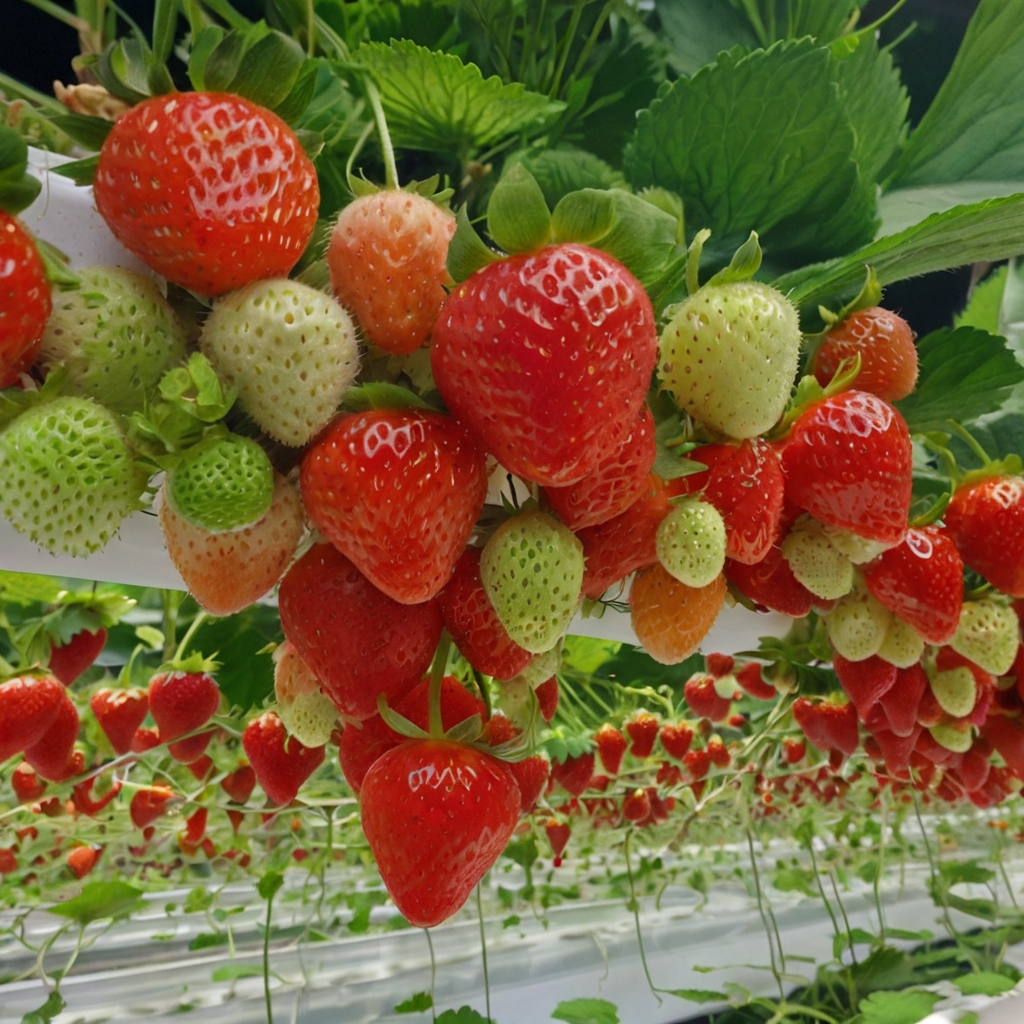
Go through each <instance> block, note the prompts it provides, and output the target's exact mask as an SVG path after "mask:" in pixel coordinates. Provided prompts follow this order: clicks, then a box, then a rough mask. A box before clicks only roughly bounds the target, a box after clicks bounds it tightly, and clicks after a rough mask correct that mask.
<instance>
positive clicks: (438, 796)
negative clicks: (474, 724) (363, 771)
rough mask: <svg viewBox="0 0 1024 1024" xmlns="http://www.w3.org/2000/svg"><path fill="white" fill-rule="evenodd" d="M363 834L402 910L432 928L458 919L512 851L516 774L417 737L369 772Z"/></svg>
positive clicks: (472, 752) (459, 747)
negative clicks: (509, 846)
mask: <svg viewBox="0 0 1024 1024" xmlns="http://www.w3.org/2000/svg"><path fill="white" fill-rule="evenodd" d="M359 804H360V812H361V816H362V825H363V832H364V833H365V834H366V839H367V841H368V842H369V844H370V849H371V850H372V851H373V856H374V859H375V860H376V862H377V868H378V870H379V871H380V875H381V878H382V879H383V880H384V884H385V886H387V890H388V892H389V893H390V895H391V898H392V899H393V900H394V901H395V905H396V906H397V907H398V909H399V911H400V912H401V913H402V914H403V915H404V917H405V918H406V919H407V920H408V921H409V922H410V923H412V924H414V925H416V926H418V927H423V928H429V927H432V926H433V925H436V924H440V923H441V922H442V921H444V920H446V919H447V918H449V917H451V915H452V914H454V913H455V912H456V911H458V910H459V909H460V908H461V907H462V905H463V904H464V903H465V902H466V900H467V898H468V897H469V895H470V893H471V892H472V891H473V887H474V886H475V885H476V884H477V882H479V881H480V879H481V878H483V876H484V875H485V874H486V873H487V871H488V870H489V869H490V868H491V866H492V865H493V864H494V862H495V861H496V860H497V859H498V857H499V856H500V855H501V852H502V850H504V849H505V845H506V843H507V842H508V841H509V839H510V838H511V837H512V832H513V830H514V829H515V827H516V823H517V822H518V821H519V804H520V795H519V790H518V787H517V786H516V784H515V781H514V780H513V778H512V776H511V774H509V772H507V771H506V770H505V769H504V768H503V767H502V765H501V763H500V762H499V761H497V760H496V759H495V758H493V757H490V756H489V755H487V754H484V753H482V752H480V751H479V750H476V749H475V748H473V747H467V746H464V745H463V744H459V743H452V742H450V741H448V740H410V741H408V742H406V743H403V744H402V745H401V746H398V747H395V748H394V749H393V750H389V751H388V752H387V753H386V754H385V755H384V756H383V757H381V758H380V759H379V760H378V761H377V762H376V763H375V764H374V766H373V767H372V768H371V769H370V771H369V772H368V773H367V775H366V778H365V779H364V780H363V788H362V792H361V793H360V798H359Z"/></svg>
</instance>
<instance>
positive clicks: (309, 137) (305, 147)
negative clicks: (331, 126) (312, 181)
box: [295, 128, 327, 160]
mask: <svg viewBox="0 0 1024 1024" xmlns="http://www.w3.org/2000/svg"><path fill="white" fill-rule="evenodd" d="M295 137H296V138H297V139H298V140H299V145H300V146H301V147H302V151H303V152H304V153H305V154H306V156H308V157H309V159H310V160H315V159H316V158H317V157H318V156H319V155H320V154H321V153H322V152H323V148H324V146H326V145H327V140H326V139H325V138H324V136H323V132H315V131H313V130H312V129H310V128H296V129H295Z"/></svg>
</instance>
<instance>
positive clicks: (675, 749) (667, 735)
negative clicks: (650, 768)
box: [658, 722, 693, 761]
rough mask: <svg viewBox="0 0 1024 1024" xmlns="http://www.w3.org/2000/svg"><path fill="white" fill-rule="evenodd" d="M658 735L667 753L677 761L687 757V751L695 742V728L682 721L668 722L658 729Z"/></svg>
mask: <svg viewBox="0 0 1024 1024" xmlns="http://www.w3.org/2000/svg"><path fill="white" fill-rule="evenodd" d="M658 735H659V737H660V738H661V745H662V746H663V747H664V748H665V753H666V754H668V755H669V756H670V757H674V758H675V759H676V760H677V761H682V759H683V758H684V757H686V752H687V751H688V750H689V749H690V744H691V743H692V742H693V730H692V729H691V728H690V727H689V726H688V725H684V724H683V723H682V722H678V723H676V722H666V723H665V724H664V725H663V726H662V727H661V728H660V729H659V730H658Z"/></svg>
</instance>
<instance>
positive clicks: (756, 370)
mask: <svg viewBox="0 0 1024 1024" xmlns="http://www.w3.org/2000/svg"><path fill="white" fill-rule="evenodd" d="M799 352H800V319H799V316H798V314H797V311H796V307H795V306H794V305H793V304H792V303H791V302H790V301H789V299H787V298H786V297H785V295H783V294H782V293H781V292H780V291H777V290H776V289H775V288H772V287H770V286H769V285H766V284H760V283H759V282H756V281H741V282H736V283H732V284H722V285H705V286H704V287H703V288H700V289H699V290H698V291H696V292H695V293H694V294H693V295H691V296H690V297H689V298H687V299H685V300H684V301H683V302H681V303H680V304H679V305H678V306H676V307H675V310H674V312H673V315H672V319H671V320H670V321H669V323H668V326H667V327H666V328H665V330H664V331H662V334H661V341H660V361H659V364H658V376H659V379H660V381H661V384H662V387H663V388H664V389H665V390H666V391H668V392H669V393H670V394H671V395H672V397H673V398H675V400H676V402H677V403H678V405H679V407H680V408H682V409H685V410H686V412H688V413H689V414H690V415H691V416H693V417H694V419H697V420H699V421H700V422H701V423H703V424H704V425H705V426H707V427H709V428H710V429H712V430H714V431H715V432H716V433H719V434H724V435H726V436H727V437H734V438H745V437H754V436H756V435H758V434H763V433H765V432H766V431H767V430H769V429H770V428H771V427H772V426H773V425H774V424H775V423H776V421H777V420H778V419H779V417H780V416H781V415H782V413H783V412H784V410H785V408H786V403H787V401H788V400H789V395H790V391H791V389H792V387H793V382H794V380H795V378H796V370H797V360H798V356H799Z"/></svg>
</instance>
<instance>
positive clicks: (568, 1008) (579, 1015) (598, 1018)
mask: <svg viewBox="0 0 1024 1024" xmlns="http://www.w3.org/2000/svg"><path fill="white" fill-rule="evenodd" d="M551 1018H552V1020H564V1021H565V1022H566V1024H619V1011H618V1007H616V1005H615V1004H614V1003H609V1002H608V1000H607V999H565V1000H563V1001H562V1002H560V1003H559V1004H558V1005H557V1006H556V1007H555V1009H554V1011H553V1012H552V1014H551Z"/></svg>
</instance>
